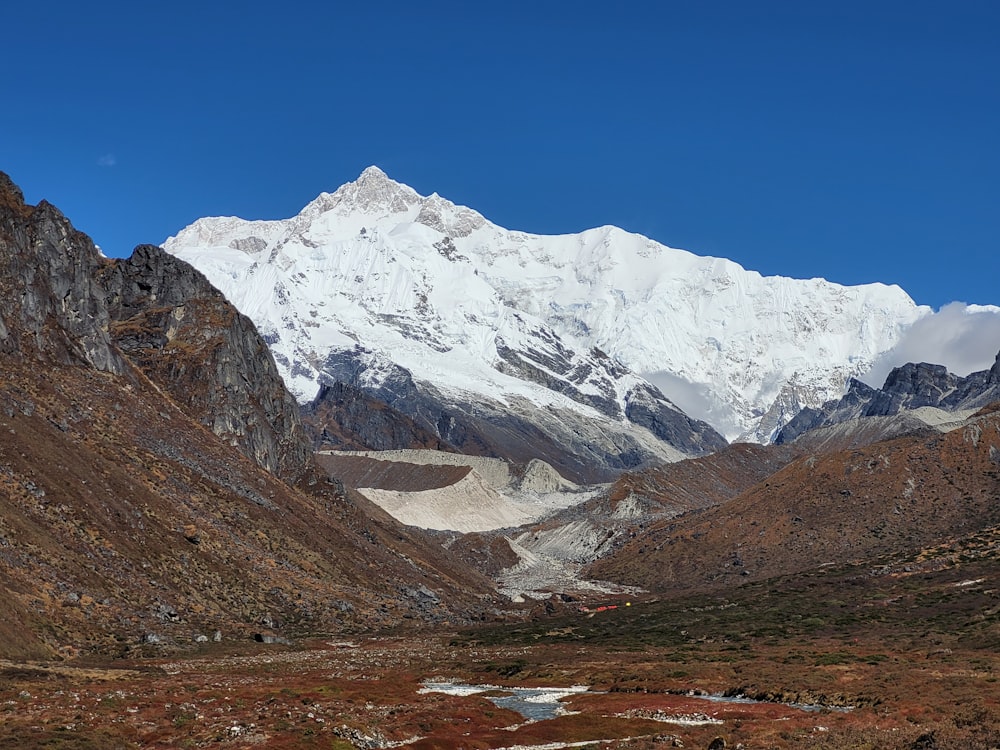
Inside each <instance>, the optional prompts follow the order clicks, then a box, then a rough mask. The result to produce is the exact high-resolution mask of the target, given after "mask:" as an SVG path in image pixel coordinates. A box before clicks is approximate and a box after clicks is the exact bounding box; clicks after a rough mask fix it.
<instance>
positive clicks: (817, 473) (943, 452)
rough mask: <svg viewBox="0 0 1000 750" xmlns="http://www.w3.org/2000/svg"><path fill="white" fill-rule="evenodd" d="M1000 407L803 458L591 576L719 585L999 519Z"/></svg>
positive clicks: (656, 529)
mask: <svg viewBox="0 0 1000 750" xmlns="http://www.w3.org/2000/svg"><path fill="white" fill-rule="evenodd" d="M998 500H1000V415H998V414H997V413H995V412H994V413H986V414H984V415H982V416H979V417H976V418H973V419H972V420H970V421H969V422H968V423H967V425H966V426H965V427H963V428H960V429H957V430H954V431H952V432H950V433H947V434H944V435H927V434H922V435H911V436H908V437H901V438H897V439H894V440H889V441H885V442H881V443H876V444H873V445H870V446H868V447H865V448H862V449H858V450H849V451H840V452H835V453H830V454H824V455H812V456H802V457H800V458H798V459H797V460H795V461H794V462H793V463H791V464H790V465H788V466H787V467H785V468H784V469H782V470H781V471H779V472H777V473H775V474H773V475H772V476H770V477H768V478H767V479H766V480H764V481H763V482H761V483H758V484H756V485H755V486H754V487H752V488H750V489H749V490H747V491H746V492H744V493H742V494H741V495H739V496H738V497H736V498H734V499H733V500H731V501H729V502H728V503H726V504H724V505H722V506H719V507H717V508H712V509H709V510H705V511H702V512H700V513H693V514H689V515H686V516H683V517H681V518H679V519H676V520H674V521H664V522H660V523H658V524H656V525H654V526H652V527H650V528H649V529H647V530H646V531H645V532H643V533H641V534H639V535H638V536H637V537H636V538H635V539H633V540H631V541H630V542H629V543H628V544H626V545H625V546H624V547H622V548H621V549H619V550H617V551H616V552H615V553H614V554H613V555H611V556H610V557H608V558H606V559H603V560H601V561H598V562H597V563H595V564H594V565H593V566H592V567H591V569H590V571H589V572H590V574H591V575H593V576H594V577H597V578H604V579H610V580H617V581H622V582H626V583H631V584H637V585H641V586H644V587H647V588H651V589H655V590H660V591H666V590H677V589H692V588H702V587H713V588H715V587H723V586H727V585H733V584H738V583H739V582H741V581H747V580H755V579H761V578H767V577H770V576H775V575H779V574H786V573H794V572H798V571H803V570H807V569H809V568H815V567H817V566H821V565H825V564H830V563H844V562H852V561H864V560H871V559H873V558H876V557H878V556H880V555H883V554H886V553H891V552H903V551H916V550H919V549H920V548H921V547H924V546H928V545H932V544H935V543H938V542H940V541H942V540H945V539H948V538H950V537H953V536H956V535H964V534H968V533H971V532H973V531H975V530H977V529H980V528H987V527H990V526H994V525H996V524H997V523H1000V502H998Z"/></svg>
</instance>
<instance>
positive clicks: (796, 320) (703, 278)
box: [163, 167, 931, 460]
mask: <svg viewBox="0 0 1000 750" xmlns="http://www.w3.org/2000/svg"><path fill="white" fill-rule="evenodd" d="M163 247H164V249H165V250H166V251H167V252H169V253H171V254H173V255H176V256H177V257H179V258H181V259H183V260H185V261H188V262H189V263H191V264H192V265H193V266H195V267H196V268H198V269H199V270H200V271H201V272H203V273H204V274H205V275H206V276H207V277H208V279H209V280H210V281H211V282H212V283H213V284H214V285H215V286H217V287H218V288H219V289H220V290H221V291H222V292H223V293H224V294H225V295H226V296H227V297H228V298H229V299H230V300H231V301H232V302H233V303H234V304H235V305H236V306H237V308H239V309H240V311H241V312H243V313H244V314H246V315H247V316H248V317H250V318H251V319H252V320H253V321H254V322H255V323H256V325H257V326H258V328H259V329H260V331H261V333H262V334H263V335H264V337H265V339H266V340H267V341H268V344H269V345H270V347H271V349H272V352H273V354H274V356H275V359H276V361H277V363H278V366H279V369H280V370H281V372H282V376H283V377H284V378H285V382H286V384H287V385H288V386H289V388H290V389H291V391H292V392H293V393H294V394H295V396H296V398H298V399H299V401H300V402H303V403H304V402H308V401H309V400H310V399H312V398H313V397H314V396H315V394H316V392H317V390H318V388H319V385H320V384H321V383H322V382H328V381H329V380H335V379H338V378H344V377H350V378H352V379H353V381H354V382H355V383H357V384H358V385H359V386H360V387H363V388H365V389H368V390H371V391H373V392H377V391H378V389H379V388H380V387H383V386H385V384H386V383H387V382H388V381H390V380H392V379H393V378H396V377H398V376H399V373H400V372H403V373H406V374H407V375H408V376H409V377H410V378H411V379H412V381H413V382H414V383H416V384H424V385H426V387H427V389H431V390H433V391H435V392H436V393H438V394H439V395H440V396H441V397H442V398H445V399H448V398H454V399H458V400H464V403H466V404H473V405H474V404H475V403H477V402H479V400H482V401H483V402H490V403H494V404H499V405H501V406H505V407H508V408H511V409H515V410H520V412H521V413H526V410H527V409H536V410H539V411H540V412H546V410H547V411H548V412H549V413H550V414H568V413H573V414H577V415H579V416H580V417H581V418H582V419H594V420H599V421H601V423H602V424H603V425H605V427H606V429H608V430H611V431H612V432H613V431H614V430H623V431H628V432H629V433H630V434H631V435H633V436H635V435H639V437H636V438H635V440H637V441H638V444H639V446H640V448H641V451H640V452H642V453H643V455H644V456H646V457H647V458H648V457H654V458H659V459H662V460H676V459H677V458H680V457H683V456H684V455H692V454H695V453H697V452H698V450H697V449H698V448H699V446H698V445H694V446H686V447H685V446H681V447H680V448H677V446H676V445H675V446H672V447H664V446H663V445H662V442H663V435H662V434H656V426H659V424H660V422H661V421H662V420H660V418H659V417H656V419H651V420H648V422H649V424H647V425H645V426H642V425H638V426H637V425H636V424H629V423H630V422H632V421H639V420H632V418H631V417H630V416H629V415H630V414H632V415H635V414H636V413H637V411H636V404H637V403H639V402H642V403H652V402H655V407H656V409H657V410H658V411H657V412H656V413H657V414H658V415H659V414H662V413H663V411H664V410H674V411H676V412H678V413H680V409H681V408H683V409H684V410H685V411H687V412H688V413H689V414H690V415H691V416H692V417H694V418H696V419H704V420H706V421H708V422H709V423H710V424H712V425H713V426H714V427H715V428H716V429H717V430H719V431H720V432H721V433H723V434H724V435H725V437H726V438H727V439H729V440H749V441H756V442H767V441H769V440H770V439H771V438H772V437H773V435H774V434H775V433H776V432H777V430H779V429H780V427H781V426H782V425H783V424H784V423H785V422H787V421H788V419H790V418H791V417H792V416H794V415H795V414H796V413H797V412H798V411H799V410H800V409H801V408H802V407H805V406H819V405H820V404H822V403H823V402H824V401H827V400H829V399H831V398H836V397H839V396H840V395H841V394H842V393H843V391H844V387H845V383H846V382H847V381H848V379H849V378H851V377H857V376H859V375H861V374H862V373H864V372H866V371H867V370H869V369H870V368H871V367H872V366H873V364H874V363H875V362H876V360H877V359H878V357H879V356H880V355H882V354H883V353H884V352H887V351H889V350H891V349H892V347H893V346H894V345H895V344H896V343H897V341H898V340H899V339H900V336H901V334H902V332H903V331H905V330H906V329H907V328H908V327H909V326H911V325H912V324H913V323H914V322H915V321H917V320H918V319H920V318H922V317H923V316H925V315H927V314H928V313H930V312H931V311H930V309H929V308H926V307H921V306H918V305H917V304H916V303H915V302H914V301H913V300H912V299H911V298H910V297H909V296H908V295H907V294H906V293H905V292H904V291H903V290H902V289H900V288H899V287H898V286H888V285H884V284H878V283H876V284H866V285H858V286H843V285H838V284H835V283H831V282H829V281H826V280H824V279H807V280H803V279H791V278H786V277H780V276H762V275H761V274H759V273H757V272H755V271H751V270H746V269H744V268H742V267H741V266H740V265H738V264H737V263H734V262H732V261H730V260H726V259H722V258H712V257H703V256H698V255H696V254H694V253H691V252H688V251H686V250H679V249H675V248H671V247H667V246H666V245H663V244H660V243H658V242H656V241H654V240H652V239H649V238H647V237H643V236H641V235H638V234H633V233H629V232H627V231H625V230H623V229H620V228H617V227H613V226H603V227H597V228H593V229H588V230H586V231H583V232H580V233H577V234H565V235H554V236H553V235H536V234H529V233H526V232H519V231H511V230H508V229H505V228H502V227H499V226H497V225H496V224H493V223H492V222H490V221H489V220H487V219H486V218H485V217H483V216H482V215H481V214H479V213H478V212H476V211H474V210H473V209H471V208H468V207H465V206H460V205H456V204H454V203H452V202H450V201H448V200H446V199H444V198H442V197H441V196H439V195H437V194H436V193H435V194H432V195H430V196H422V195H419V194H418V193H417V192H416V191H414V190H413V189H411V188H410V187H408V186H406V185H403V184H400V183H398V182H396V181H394V180H392V179H390V178H389V177H388V176H387V175H386V174H385V173H384V172H383V171H382V170H380V169H379V168H377V167H370V168H368V169H366V170H365V171H364V172H363V173H362V174H361V175H360V177H359V178H358V179H357V180H355V181H354V182H349V183H347V184H345V185H343V186H341V187H340V188H338V189H337V190H336V191H335V192H333V193H322V194H320V195H319V196H318V197H317V198H316V199H315V200H314V201H312V202H311V203H309V204H308V205H307V206H306V207H305V208H304V209H303V210H302V211H301V212H300V213H299V214H298V215H297V216H294V217H292V218H289V219H284V220H270V221H250V220H244V219H239V218H235V217H215V218H203V219H199V220H198V221H196V222H194V223H193V224H191V225H190V226H188V227H186V228H185V229H183V230H181V231H180V232H179V233H178V234H176V235H175V236H173V237H170V238H168V239H167V240H166V241H165V242H164V243H163ZM664 394H665V396H666V398H664ZM675 404H677V405H675ZM469 408H473V407H469ZM630 409H631V411H630ZM654 422H655V423H656V426H650V425H652V424H653V423H654ZM651 431H652V432H651ZM588 440H589V438H588ZM710 443H711V441H708V442H707V443H705V444H704V445H703V446H701V447H703V448H705V449H711V445H710Z"/></svg>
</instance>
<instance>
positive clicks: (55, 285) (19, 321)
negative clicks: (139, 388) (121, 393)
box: [0, 172, 125, 373]
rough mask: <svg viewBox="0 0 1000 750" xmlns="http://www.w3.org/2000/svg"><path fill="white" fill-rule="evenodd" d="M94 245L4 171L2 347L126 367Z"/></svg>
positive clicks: (56, 359)
mask: <svg viewBox="0 0 1000 750" xmlns="http://www.w3.org/2000/svg"><path fill="white" fill-rule="evenodd" d="M104 262H105V261H104V260H103V259H102V258H101V256H100V253H98V251H97V249H96V248H95V247H94V243H93V242H91V240H90V238H89V237H87V236H86V235H85V234H83V233H81V232H78V231H76V230H75V229H74V228H73V226H72V224H70V222H69V221H68V220H67V219H66V217H64V216H63V215H62V213H60V211H59V209H57V208H56V207H55V206H53V205H52V204H50V203H47V202H45V201H42V202H41V203H39V204H38V205H37V206H28V205H26V204H25V203H24V196H23V195H22V193H21V191H20V189H19V188H18V187H17V185H15V184H14V183H13V182H12V181H11V179H10V178H9V177H8V176H7V175H5V174H3V173H2V172H0V298H2V299H3V306H2V308H0V353H3V354H6V355H8V356H15V357H17V358H18V359H19V360H21V361H27V360H41V361H44V362H52V363H59V364H81V363H88V364H90V365H92V366H93V367H95V368H97V369H98V370H102V371H105V372H112V373H121V372H123V371H124V369H125V362H124V361H123V359H122V357H121V356H120V355H119V353H118V352H117V351H116V350H115V347H114V346H113V345H112V343H111V339H110V336H109V335H108V327H109V317H108V311H107V308H106V306H105V304H104V295H103V293H102V291H101V289H100V282H99V279H98V271H99V270H100V269H101V267H102V266H103V264H104Z"/></svg>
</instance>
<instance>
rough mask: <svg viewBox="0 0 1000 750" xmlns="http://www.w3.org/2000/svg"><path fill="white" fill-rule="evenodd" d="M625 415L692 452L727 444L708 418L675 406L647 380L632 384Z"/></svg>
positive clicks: (699, 452) (667, 441)
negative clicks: (702, 417) (696, 415)
mask: <svg viewBox="0 0 1000 750" xmlns="http://www.w3.org/2000/svg"><path fill="white" fill-rule="evenodd" d="M625 416H626V417H627V418H628V419H629V420H631V421H632V422H633V423H635V424H637V425H640V426H641V427H645V428H646V429H647V430H649V431H650V432H652V433H653V434H654V435H656V437H658V438H660V440H663V441H664V442H666V443H669V444H670V445H673V446H674V447H676V448H678V449H680V450H682V451H684V452H685V453H688V454H691V455H695V456H697V455H701V454H703V453H712V452H714V451H719V450H722V449H723V448H725V447H726V446H727V445H728V443H727V442H726V439H725V438H724V437H722V435H720V434H719V433H718V432H716V431H715V430H714V429H713V428H712V427H711V426H709V425H708V424H707V423H706V422H702V421H700V420H697V419H692V418H691V417H689V416H688V415H687V414H685V413H684V412H681V411H678V410H677V409H675V408H673V407H672V406H671V405H670V403H669V402H668V401H667V399H666V398H665V397H664V396H663V394H662V393H660V392H659V391H658V390H656V389H655V388H653V387H652V386H649V385H646V384H640V385H637V386H635V387H634V388H632V389H631V390H630V391H629V393H628V395H627V396H626V397H625Z"/></svg>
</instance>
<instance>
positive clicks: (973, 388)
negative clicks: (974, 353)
mask: <svg viewBox="0 0 1000 750" xmlns="http://www.w3.org/2000/svg"><path fill="white" fill-rule="evenodd" d="M997 400H1000V354H998V355H997V361H996V363H994V365H993V367H992V368H991V369H989V370H983V371H981V372H974V373H972V374H971V375H968V376H966V377H964V378H963V377H960V376H958V375H954V374H952V373H950V372H948V371H947V370H946V369H945V368H944V367H943V366H942V365H931V364H927V363H925V362H921V363H919V364H913V363H909V364H905V365H903V366H902V367H897V368H895V369H894V370H893V371H892V372H890V373H889V375H888V377H887V378H886V380H885V384H884V385H883V386H882V387H881V388H872V387H870V386H867V385H865V384H864V383H862V382H861V381H860V380H854V379H852V380H851V381H850V385H849V387H848V390H847V393H846V394H845V395H844V396H843V397H842V398H840V399H834V400H831V401H827V402H826V403H825V404H823V406H821V407H820V408H818V409H803V410H802V411H801V412H799V413H798V414H797V415H796V416H795V417H794V418H793V419H792V420H791V421H790V422H789V423H788V424H787V425H785V427H784V428H783V429H782V430H781V432H780V433H779V434H778V436H777V437H776V438H775V441H774V442H776V443H788V442H791V441H792V440H795V439H796V438H797V437H798V436H799V435H802V434H803V433H805V432H808V431H809V430H814V429H816V428H819V427H830V426H832V425H837V424H842V423H844V422H847V421H849V420H853V419H859V418H863V417H881V416H890V415H894V414H900V413H902V412H906V411H913V410H915V409H919V408H921V407H925V406H930V407H934V408H937V409H943V410H945V411H960V410H964V409H978V408H980V407H982V406H985V405H986V404H989V403H991V402H993V401H997Z"/></svg>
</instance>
